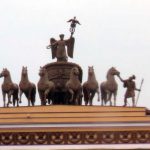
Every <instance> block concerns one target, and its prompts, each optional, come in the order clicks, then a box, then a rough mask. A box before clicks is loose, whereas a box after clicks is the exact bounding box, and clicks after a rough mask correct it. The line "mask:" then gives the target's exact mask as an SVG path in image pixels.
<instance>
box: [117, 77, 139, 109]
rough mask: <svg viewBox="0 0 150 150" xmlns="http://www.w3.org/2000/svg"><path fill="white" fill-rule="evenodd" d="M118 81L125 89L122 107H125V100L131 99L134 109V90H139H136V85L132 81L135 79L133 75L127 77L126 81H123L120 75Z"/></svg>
mask: <svg viewBox="0 0 150 150" xmlns="http://www.w3.org/2000/svg"><path fill="white" fill-rule="evenodd" d="M118 77H119V79H120V80H121V81H122V82H123V83H124V87H125V88H127V90H126V93H125V95H124V105H123V106H124V107H125V106H127V99H128V98H132V106H133V107H135V90H137V91H140V89H137V88H136V84H135V82H134V81H133V80H135V79H136V77H135V75H133V76H131V77H129V78H128V79H126V80H123V79H122V78H121V77H120V75H118Z"/></svg>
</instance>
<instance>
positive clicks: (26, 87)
mask: <svg viewBox="0 0 150 150" xmlns="http://www.w3.org/2000/svg"><path fill="white" fill-rule="evenodd" d="M19 88H20V103H21V96H22V94H25V96H26V98H27V100H28V106H30V103H31V104H32V106H34V103H35V95H36V86H35V84H34V83H31V82H30V81H29V79H28V70H27V67H22V73H21V81H20V83H19Z"/></svg>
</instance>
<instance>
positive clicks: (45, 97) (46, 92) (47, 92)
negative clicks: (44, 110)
mask: <svg viewBox="0 0 150 150" xmlns="http://www.w3.org/2000/svg"><path fill="white" fill-rule="evenodd" d="M50 91H51V90H50V89H47V90H45V92H44V103H45V105H46V103H47V101H46V99H47V97H48V94H49V93H50Z"/></svg>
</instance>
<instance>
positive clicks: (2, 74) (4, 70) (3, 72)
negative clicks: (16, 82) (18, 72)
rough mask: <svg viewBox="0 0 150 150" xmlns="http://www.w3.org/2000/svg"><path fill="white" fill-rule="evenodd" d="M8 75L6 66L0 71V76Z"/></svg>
mask: <svg viewBox="0 0 150 150" xmlns="http://www.w3.org/2000/svg"><path fill="white" fill-rule="evenodd" d="M9 75H10V72H9V70H7V68H4V69H3V71H2V72H1V73H0V78H1V77H7V76H9Z"/></svg>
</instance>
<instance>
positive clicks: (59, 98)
mask: <svg viewBox="0 0 150 150" xmlns="http://www.w3.org/2000/svg"><path fill="white" fill-rule="evenodd" d="M73 67H77V68H78V69H79V80H80V82H81V83H82V68H81V67H80V66H79V65H78V64H75V63H72V62H54V63H49V64H46V65H45V66H44V68H45V69H46V70H47V72H48V78H49V80H50V81H53V82H54V83H55V92H54V95H53V104H67V98H66V96H67V89H66V87H65V85H66V82H67V81H68V80H69V78H70V72H71V69H72V68H73Z"/></svg>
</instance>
